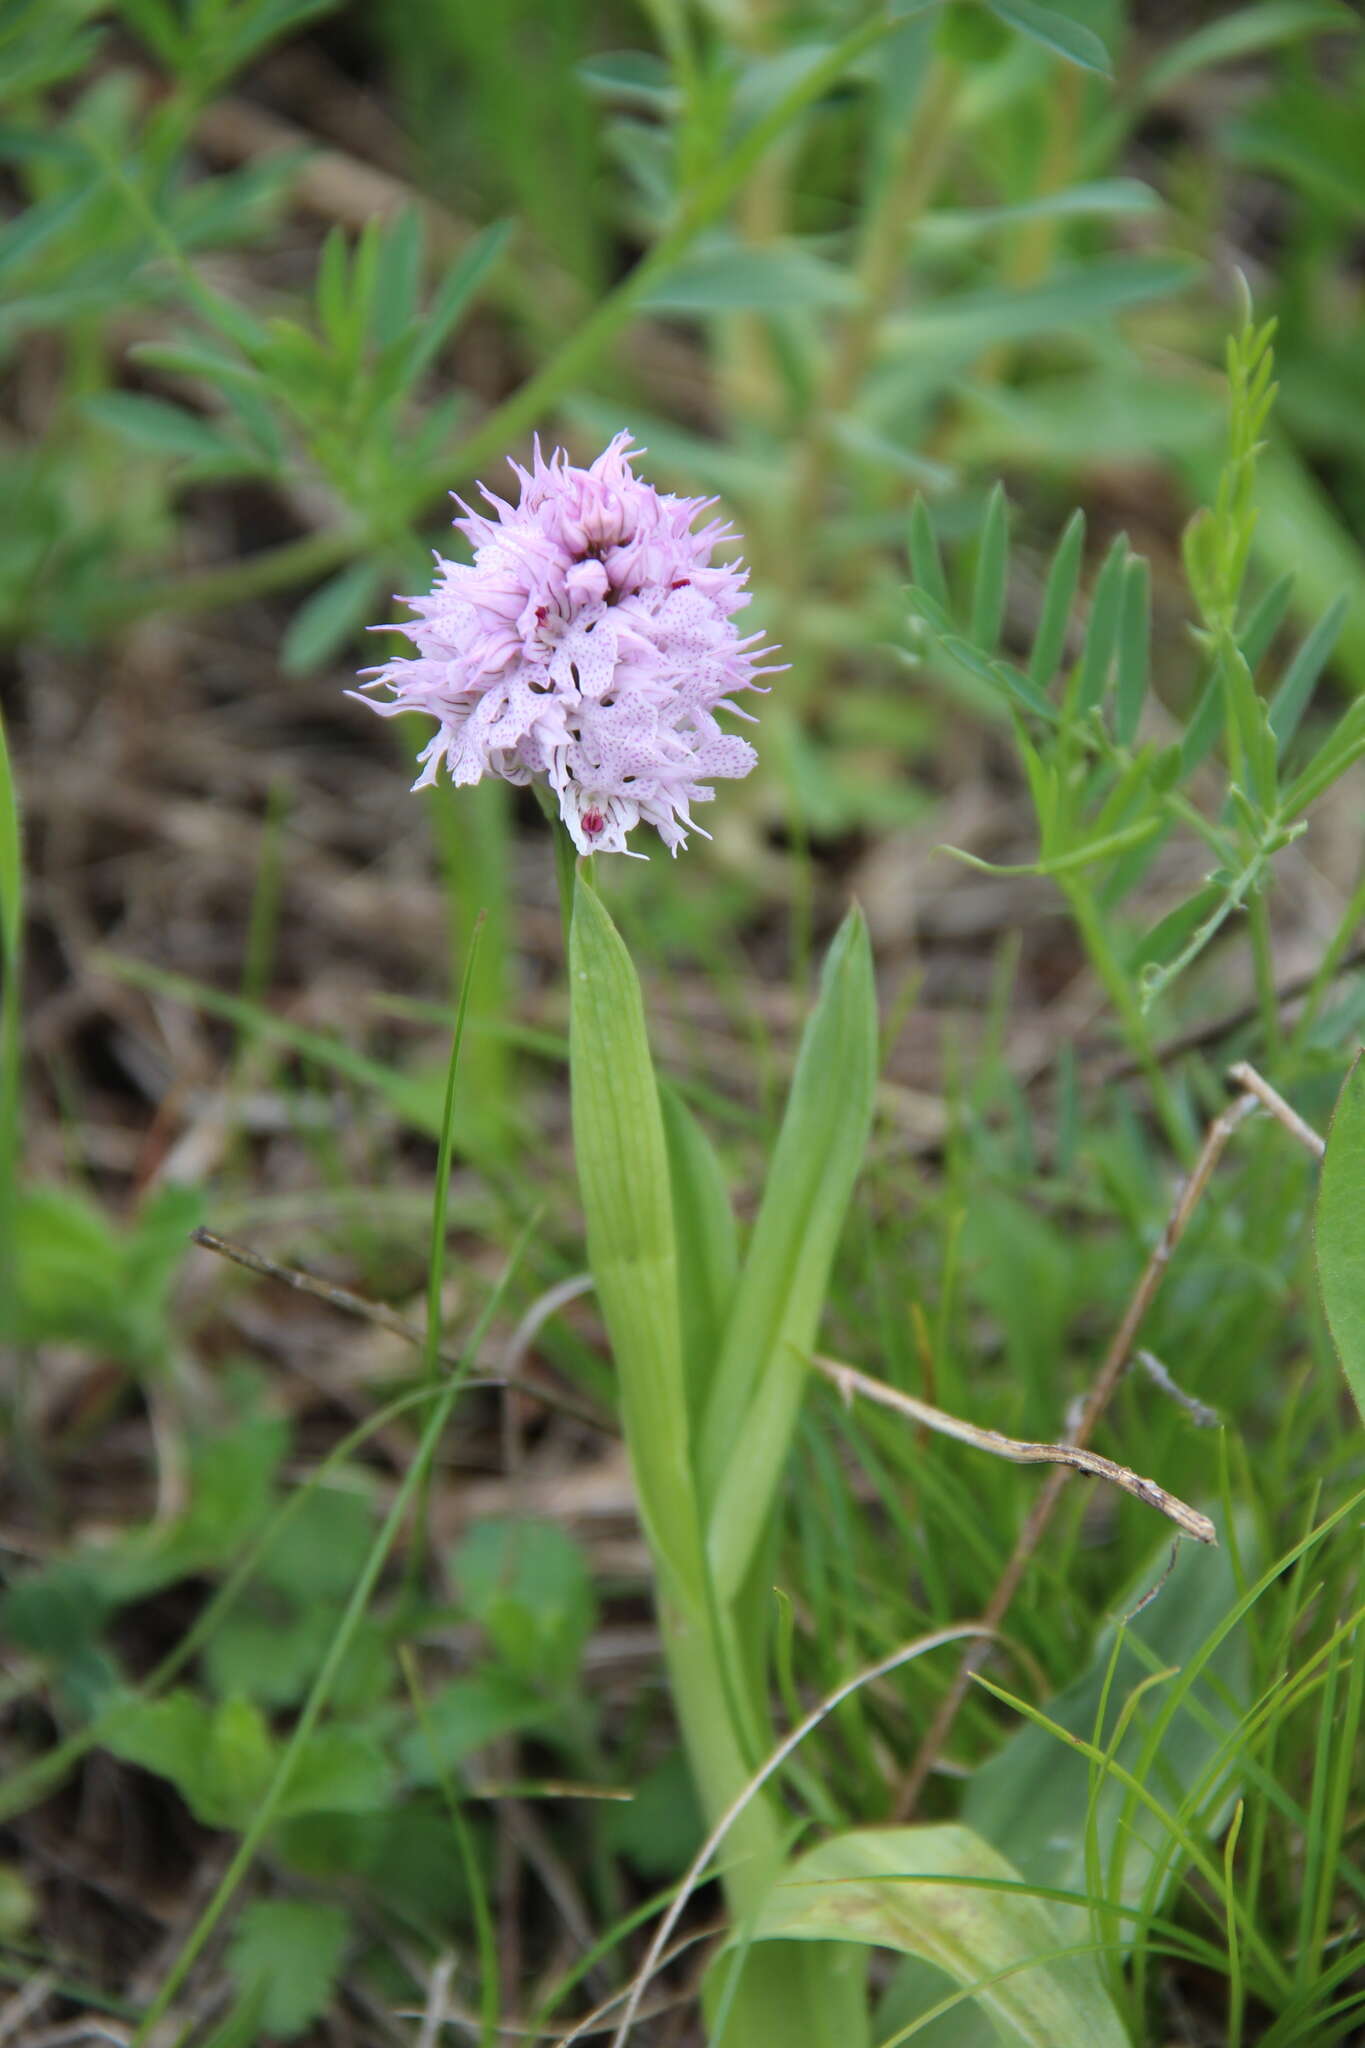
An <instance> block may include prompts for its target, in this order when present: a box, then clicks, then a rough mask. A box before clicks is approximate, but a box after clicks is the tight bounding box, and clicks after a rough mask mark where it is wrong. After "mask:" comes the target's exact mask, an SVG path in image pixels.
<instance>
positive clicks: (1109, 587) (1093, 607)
mask: <svg viewBox="0 0 1365 2048" xmlns="http://www.w3.org/2000/svg"><path fill="white" fill-rule="evenodd" d="M1127 560H1128V536H1127V534H1126V533H1120V534H1116V535H1115V537H1114V540H1113V543H1112V545H1111V546H1110V549H1109V552H1108V554H1107V555H1106V556H1105V558H1104V565H1103V567H1102V568H1101V570H1100V573H1099V576H1098V577H1097V578H1096V581H1095V594H1094V597H1093V598H1092V600H1091V604H1090V623H1089V625H1088V627H1087V628H1086V635H1085V648H1084V651H1083V653H1082V655H1081V663H1080V668H1079V670H1078V672H1077V677H1076V682H1075V685H1074V691H1073V695H1072V704H1071V708H1072V710H1073V711H1074V713H1075V715H1076V717H1077V718H1084V717H1085V715H1086V713H1087V712H1089V711H1091V710H1093V709H1094V707H1095V706H1096V705H1097V704H1102V703H1103V702H1104V698H1105V694H1106V692H1107V690H1108V688H1109V671H1110V668H1111V666H1112V664H1113V660H1114V649H1115V647H1116V646H1117V644H1118V636H1119V610H1120V607H1121V605H1122V603H1123V585H1124V571H1125V565H1126V563H1127Z"/></svg>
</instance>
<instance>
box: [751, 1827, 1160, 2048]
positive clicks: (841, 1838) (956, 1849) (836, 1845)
mask: <svg viewBox="0 0 1365 2048" xmlns="http://www.w3.org/2000/svg"><path fill="white" fill-rule="evenodd" d="M1023 1882H1024V1881H1023V1879H1022V1878H1021V1877H1020V1875H1019V1873H1018V1871H1017V1870H1016V1869H1015V1868H1014V1866H1013V1865H1012V1864H1010V1863H1007V1862H1006V1860H1005V1858H1004V1857H1003V1856H1002V1855H1001V1854H1000V1852H999V1851H998V1850H997V1849H994V1848H992V1847H991V1845H990V1844H989V1843H988V1842H985V1841H983V1840H982V1839H981V1837H980V1836H979V1835H976V1834H973V1833H972V1831H971V1829H970V1828H963V1827H953V1826H940V1827H905V1828H862V1829H859V1830H858V1831H857V1833H854V1834H846V1835H836V1836H835V1837H834V1839H833V1840H832V1841H828V1842H822V1843H821V1844H820V1845H819V1847H818V1848H815V1849H812V1850H810V1851H809V1852H808V1853H807V1854H806V1855H804V1856H802V1857H799V1858H798V1859H797V1861H796V1862H795V1863H794V1864H793V1865H792V1866H791V1868H790V1869H789V1870H788V1871H787V1873H786V1874H785V1876H783V1877H782V1878H780V1879H779V1880H778V1882H777V1884H776V1885H775V1886H774V1887H773V1889H772V1891H771V1892H770V1893H769V1895H768V1898H767V1900H766V1901H765V1903H764V1905H763V1906H762V1907H761V1908H760V1910H759V1915H758V1925H757V1927H756V1929H755V1938H756V1939H757V1940H759V1941H765V1940H780V1941H841V1942H846V1941H854V1942H866V1943H868V1944H869V1945H870V1946H873V1947H876V1948H888V1949H899V1950H900V1951H901V1953H902V1954H904V1955H909V1956H917V1957H919V1958H921V1959H922V1960H923V1961H924V1962H927V1963H931V1964H932V1965H933V1966H934V1968H935V1969H937V1970H940V1971H942V1972H943V1973H944V1975H945V1976H947V1977H949V1978H950V1979H951V1980H952V1982H953V1983H954V1984H956V1985H958V1986H959V1987H960V1988H961V1989H962V1990H963V1991H966V1992H968V1993H972V1994H973V1995H974V1996H975V1999H976V2002H977V2004H978V2005H979V2006H980V2007H981V2008H983V2009H984V2011H985V2012H986V2014H987V2015H988V2016H989V2018H990V2020H991V2021H992V2023H993V2024H994V2026H995V2028H996V2030H997V2034H998V2037H999V2039H1000V2040H1001V2041H1002V2042H1003V2043H1007V2044H1009V2048H1127V2042H1128V2036H1127V2034H1126V2033H1125V2031H1124V2029H1123V2026H1122V2025H1121V2023H1120V2021H1119V2017H1118V2014H1117V2013H1116V2012H1115V2011H1114V2008H1113V2005H1112V2003H1111V2002H1110V2000H1109V1998H1108V1996H1107V1994H1106V1992H1105V1991H1104V1988H1103V1986H1102V1984H1101V1982H1100V1977H1099V1972H1098V1970H1097V1969H1096V1967H1095V1964H1094V1962H1093V1961H1092V1959H1091V1958H1090V1957H1088V1956H1078V1955H1074V1954H1062V1953H1060V1951H1063V1950H1065V1949H1067V1947H1068V1946H1069V1944H1068V1942H1067V1940H1066V1939H1064V1938H1063V1936H1062V1934H1061V1932H1060V1930H1059V1927H1058V1924H1057V1921H1056V1918H1055V1917H1054V1915H1053V1913H1052V1912H1051V1911H1050V1910H1049V1908H1048V1906H1047V1905H1046V1904H1045V1903H1044V1902H1043V1900H1041V1899H1037V1898H1033V1897H1030V1896H1029V1894H1028V1892H1027V1891H1026V1890H1025V1889H1022V1887H1023ZM945 1989H946V1987H945Z"/></svg>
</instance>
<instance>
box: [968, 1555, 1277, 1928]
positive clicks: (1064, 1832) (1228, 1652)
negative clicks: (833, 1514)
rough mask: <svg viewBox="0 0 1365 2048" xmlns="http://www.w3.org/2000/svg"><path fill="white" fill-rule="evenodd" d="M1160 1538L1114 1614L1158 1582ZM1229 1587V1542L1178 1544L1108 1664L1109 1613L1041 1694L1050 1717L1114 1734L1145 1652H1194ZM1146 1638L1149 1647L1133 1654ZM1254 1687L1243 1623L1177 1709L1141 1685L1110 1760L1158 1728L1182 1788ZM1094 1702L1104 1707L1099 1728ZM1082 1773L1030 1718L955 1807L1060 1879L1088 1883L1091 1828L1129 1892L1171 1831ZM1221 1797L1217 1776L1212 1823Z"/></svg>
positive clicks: (1026, 1862)
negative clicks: (1062, 1677) (1070, 1667)
mask: <svg viewBox="0 0 1365 2048" xmlns="http://www.w3.org/2000/svg"><path fill="white" fill-rule="evenodd" d="M1169 1548H1170V1546H1169V1545H1168V1544H1162V1545H1161V1546H1160V1547H1159V1548H1158V1549H1157V1550H1156V1551H1154V1552H1153V1553H1152V1555H1151V1556H1150V1557H1149V1558H1148V1559H1147V1560H1146V1562H1145V1563H1144V1564H1143V1566H1142V1568H1141V1569H1140V1570H1139V1571H1138V1572H1137V1573H1136V1574H1135V1576H1134V1578H1133V1580H1132V1582H1131V1583H1130V1584H1129V1585H1128V1586H1127V1587H1125V1588H1123V1589H1122V1591H1121V1592H1120V1593H1119V1595H1118V1597H1117V1598H1116V1600H1115V1602H1114V1606H1115V1611H1116V1612H1117V1613H1119V1614H1123V1613H1125V1612H1128V1611H1131V1610H1132V1609H1133V1608H1134V1607H1135V1606H1136V1605H1137V1603H1138V1602H1139V1601H1140V1600H1141V1599H1142V1596H1143V1595H1144V1593H1146V1592H1148V1591H1149V1590H1150V1589H1151V1587H1153V1586H1154V1585H1157V1584H1161V1582H1162V1580H1163V1575H1164V1574H1165V1573H1166V1571H1167V1559H1168V1553H1169ZM1237 1596H1238V1586H1237V1577H1236V1573H1235V1571H1234V1569H1233V1563H1232V1553H1231V1551H1230V1550H1226V1549H1223V1550H1215V1551H1211V1552H1208V1553H1207V1554H1206V1553H1204V1552H1202V1551H1200V1552H1196V1551H1195V1550H1194V1549H1193V1547H1192V1546H1190V1545H1189V1544H1182V1545H1181V1547H1180V1550H1179V1552H1178V1554H1177V1557H1176V1562H1175V1565H1174V1568H1173V1569H1171V1570H1170V1573H1169V1576H1168V1577H1166V1578H1165V1583H1164V1584H1163V1585H1162V1594H1161V1598H1160V1600H1158V1601H1154V1602H1152V1604H1151V1605H1150V1606H1148V1607H1146V1608H1144V1609H1143V1610H1142V1612H1141V1613H1139V1614H1137V1615H1136V1616H1135V1617H1134V1619H1133V1620H1132V1621H1131V1622H1130V1623H1128V1624H1127V1626H1126V1627H1125V1628H1124V1629H1123V1632H1122V1637H1121V1640H1120V1644H1119V1649H1118V1659H1117V1663H1115V1640H1116V1635H1117V1630H1116V1628H1115V1626H1114V1625H1113V1624H1111V1625H1109V1626H1108V1627H1106V1628H1104V1629H1102V1630H1101V1631H1100V1633H1099V1635H1098V1637H1097V1638H1096V1641H1095V1643H1094V1645H1093V1647H1092V1650H1091V1653H1090V1657H1089V1661H1088V1662H1087V1664H1086V1666H1085V1669H1084V1670H1083V1671H1082V1672H1081V1674H1080V1676H1079V1677H1078V1678H1076V1679H1074V1680H1073V1681H1072V1683H1071V1684H1070V1685H1068V1686H1067V1688H1066V1690H1065V1691H1064V1692H1062V1693H1060V1694H1058V1696H1057V1697H1056V1698H1055V1699H1054V1700H1052V1701H1050V1702H1049V1704H1048V1707H1047V1715H1048V1719H1049V1720H1050V1721H1052V1722H1054V1723H1055V1724H1056V1725H1057V1726H1058V1727H1060V1728H1064V1729H1066V1730H1067V1731H1068V1733H1070V1734H1073V1735H1077V1736H1081V1737H1090V1738H1092V1739H1094V1740H1097V1741H1100V1742H1104V1743H1107V1742H1109V1741H1111V1740H1112V1738H1113V1736H1114V1734H1115V1733H1116V1732H1117V1730H1118V1727H1119V1725H1120V1723H1119V1716H1120V1712H1121V1710H1122V1709H1123V1707H1124V1703H1125V1700H1126V1699H1127V1698H1128V1697H1129V1696H1130V1695H1131V1694H1133V1693H1135V1692H1136V1691H1137V1689H1138V1688H1139V1687H1140V1686H1141V1685H1142V1684H1143V1682H1144V1681H1145V1679H1146V1678H1147V1676H1148V1674H1149V1670H1150V1667H1151V1664H1152V1662H1153V1660H1156V1661H1158V1662H1159V1663H1161V1664H1164V1665H1171V1666H1183V1665H1186V1664H1188V1663H1190V1662H1191V1660H1193V1659H1194V1658H1196V1657H1197V1656H1198V1655H1199V1654H1200V1652H1201V1650H1202V1649H1203V1647H1204V1645H1205V1644H1206V1643H1207V1642H1208V1641H1209V1639H1210V1638H1211V1637H1212V1636H1213V1634H1214V1631H1215V1629H1217V1628H1218V1627H1219V1625H1220V1624H1221V1623H1222V1622H1223V1620H1224V1618H1225V1617H1226V1616H1227V1615H1228V1614H1230V1613H1231V1612H1232V1610H1233V1608H1234V1607H1235V1605H1236V1603H1237ZM1143 1646H1145V1649H1146V1655H1145V1657H1144V1656H1142V1655H1140V1654H1139V1652H1140V1650H1141V1649H1142V1647H1143ZM1250 1690H1251V1677H1250V1665H1249V1650H1248V1636H1247V1630H1246V1627H1245V1625H1244V1624H1240V1625H1239V1626H1238V1627H1237V1628H1235V1629H1234V1630H1233V1631H1232V1632H1231V1633H1229V1634H1226V1635H1224V1636H1223V1638H1222V1639H1221V1641H1220V1642H1219V1643H1218V1646H1217V1648H1216V1649H1215V1651H1214V1652H1213V1654H1212V1656H1211V1657H1210V1658H1209V1660H1208V1663H1207V1665H1206V1666H1205V1667H1204V1668H1203V1669H1202V1670H1201V1672H1200V1674H1199V1677H1198V1679H1197V1680H1196V1681H1195V1684H1194V1687H1193V1688H1192V1690H1191V1692H1190V1693H1189V1694H1187V1695H1186V1696H1185V1697H1184V1698H1182V1699H1181V1700H1180V1702H1179V1705H1178V1706H1177V1707H1176V1709H1175V1711H1174V1712H1173V1713H1171V1714H1169V1715H1167V1713H1166V1708H1165V1703H1164V1700H1163V1696H1162V1692H1161V1690H1160V1688H1156V1689H1149V1690H1147V1691H1145V1692H1143V1693H1142V1694H1141V1697H1140V1700H1139V1703H1138V1706H1137V1709H1136V1711H1135V1712H1133V1713H1132V1714H1131V1716H1130V1717H1129V1718H1128V1720H1127V1721H1126V1723H1125V1724H1124V1725H1123V1732H1122V1736H1121V1739H1120V1740H1119V1741H1118V1745H1117V1749H1116V1751H1115V1754H1116V1756H1117V1758H1118V1760H1119V1761H1120V1762H1121V1763H1125V1764H1127V1765H1129V1766H1131V1767H1136V1765H1137V1760H1138V1756H1139V1753H1140V1751H1141V1750H1142V1748H1143V1746H1144V1743H1145V1742H1146V1741H1147V1738H1148V1735H1149V1732H1150V1731H1151V1730H1153V1729H1158V1730H1159V1731H1160V1769H1161V1776H1162V1782H1163V1785H1164V1786H1165V1787H1166V1789H1167V1791H1168V1793H1169V1794H1170V1796H1171V1797H1172V1799H1174V1797H1175V1795H1176V1794H1182V1795H1185V1794H1188V1793H1189V1792H1190V1791H1191V1790H1192V1789H1193V1788H1194V1787H1195V1786H1197V1785H1198V1784H1199V1783H1200V1781H1201V1779H1202V1778H1203V1777H1204V1775H1205V1773H1206V1771H1208V1769H1209V1768H1210V1766H1211V1765H1213V1764H1215V1763H1216V1761H1217V1759H1218V1757H1219V1755H1220V1754H1221V1753H1222V1752H1223V1751H1224V1750H1225V1749H1226V1747H1227V1745H1228V1741H1229V1738H1230V1736H1231V1734H1232V1732H1233V1731H1234V1730H1235V1728H1236V1725H1237V1718H1238V1715H1239V1714H1240V1713H1241V1712H1242V1711H1244V1709H1245V1707H1246V1704H1247V1701H1248V1699H1249V1697H1250ZM1102 1701H1104V1702H1105V1703H1106V1709H1107V1710H1106V1717H1105V1721H1104V1724H1103V1726H1102V1727H1100V1726H1097V1716H1098V1714H1099V1712H1100V1708H1101V1703H1102ZM1091 1776H1092V1774H1091V1771H1090V1767H1089V1765H1088V1764H1087V1762H1086V1759H1085V1758H1084V1757H1083V1756H1081V1755H1080V1754H1079V1753H1078V1752H1077V1751H1076V1750H1074V1749H1072V1748H1070V1747H1069V1746H1068V1745H1067V1744H1066V1743H1065V1742H1064V1741H1062V1740H1060V1739H1059V1738H1058V1737H1057V1736H1056V1735H1054V1734H1052V1733H1051V1732H1050V1731H1049V1730H1048V1729H1046V1728H1044V1727H1041V1726H1038V1725H1037V1724H1035V1723H1033V1722H1028V1721H1026V1722H1025V1723H1024V1724H1023V1725H1022V1726H1021V1727H1019V1728H1018V1729H1016V1730H1015V1732H1014V1734H1013V1735H1011V1736H1010V1738H1009V1740H1008V1741H1007V1742H1006V1743H1004V1744H1003V1745H1002V1746H1001V1748H1000V1749H998V1750H997V1751H996V1753H995V1755H994V1756H993V1757H991V1758H990V1759H989V1761H988V1762H987V1763H985V1764H983V1765H982V1766H981V1768H980V1769H979V1770H977V1771H976V1772H974V1774H973V1776H972V1779H971V1782H970V1784H969V1786H968V1788H967V1796H966V1799H965V1801H964V1804H963V1808H962V1816H963V1819H964V1820H965V1821H966V1822H967V1823H968V1824H969V1825H970V1826H971V1827H973V1828H975V1829H976V1831H977V1833H978V1834H980V1835H982V1836H984V1837H985V1838H986V1840H987V1841H989V1842H992V1843H993V1844H994V1845H995V1847H996V1848H997V1849H999V1850H1000V1851H1001V1852H1002V1853H1003V1854H1004V1855H1006V1856H1008V1857H1009V1858H1010V1860H1011V1861H1012V1862H1013V1863H1015V1864H1017V1866H1018V1868H1019V1869H1020V1870H1021V1871H1022V1872H1023V1874H1024V1876H1025V1877H1026V1878H1028V1879H1029V1880H1030V1881H1031V1882H1033V1883H1035V1884H1038V1885H1045V1886H1048V1887H1050V1888H1052V1889H1055V1890H1059V1891H1072V1890H1074V1891H1083V1890H1084V1889H1085V1888H1086V1856H1087V1841H1088V1840H1090V1839H1093V1841H1094V1844H1095V1846H1096V1847H1097V1849H1098V1854H1099V1859H1100V1862H1101V1864H1102V1865H1103V1866H1104V1867H1106V1868H1108V1867H1109V1865H1110V1862H1111V1858H1112V1857H1113V1855H1114V1851H1115V1849H1116V1847H1119V1846H1121V1848H1122V1851H1123V1856H1122V1883H1121V1886H1120V1888H1119V1890H1118V1891H1117V1892H1116V1893H1115V1895H1114V1902H1116V1903H1117V1902H1124V1903H1130V1904H1132V1903H1136V1902H1137V1901H1138V1900H1139V1899H1141V1898H1142V1896H1143V1893H1144V1891H1145V1889H1146V1886H1147V1882H1148V1878H1149V1875H1150V1873H1151V1872H1152V1870H1153V1868H1154V1867H1155V1866H1156V1864H1157V1863H1158V1862H1163V1863H1167V1864H1169V1862H1170V1852H1171V1843H1170V1840H1169V1838H1168V1837H1167V1836H1166V1835H1165V1833H1164V1831H1163V1830H1162V1828H1161V1826H1160V1823H1159V1821H1158V1819H1157V1817H1156V1816H1155V1815H1154V1814H1152V1813H1151V1812H1149V1811H1147V1810H1145V1809H1143V1810H1139V1811H1137V1812H1129V1811H1126V1810H1125V1809H1126V1807H1127V1805H1128V1802H1127V1800H1126V1798H1125V1794H1124V1791H1123V1788H1122V1786H1120V1785H1119V1784H1118V1782H1117V1781H1116V1780H1115V1779H1113V1778H1110V1777H1106V1778H1104V1779H1102V1780H1101V1781H1100V1782H1099V1784H1098V1786H1097V1787H1096V1786H1094V1785H1092V1783H1091ZM1226 1803H1227V1787H1226V1785H1225V1786H1224V1787H1223V1788H1222V1791H1221V1793H1220V1795H1219V1797H1218V1799H1217V1800H1216V1801H1215V1802H1214V1807H1215V1811H1214V1812H1213V1813H1211V1814H1210V1825H1209V1832H1211V1833H1212V1832H1213V1831H1214V1827H1213V1823H1214V1821H1215V1820H1216V1818H1217V1809H1218V1808H1222V1809H1225V1808H1226ZM1172 1874H1173V1873H1172ZM1062 1926H1063V1930H1064V1932H1067V1933H1073V1932H1074V1931H1075V1930H1074V1928H1073V1927H1072V1926H1071V1924H1070V1923H1069V1921H1068V1920H1067V1919H1066V1918H1063V1920H1062Z"/></svg>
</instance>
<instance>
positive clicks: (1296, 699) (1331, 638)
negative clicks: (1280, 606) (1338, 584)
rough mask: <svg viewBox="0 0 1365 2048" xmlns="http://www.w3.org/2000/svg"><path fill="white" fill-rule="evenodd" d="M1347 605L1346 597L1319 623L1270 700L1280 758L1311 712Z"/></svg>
mask: <svg viewBox="0 0 1365 2048" xmlns="http://www.w3.org/2000/svg"><path fill="white" fill-rule="evenodd" d="M1347 602H1348V601H1347V599H1346V597H1345V595H1344V594H1343V595H1342V596H1341V597H1339V598H1338V599H1337V600H1336V602H1335V604H1333V605H1331V606H1330V607H1329V609H1328V610H1327V611H1326V612H1325V613H1324V614H1323V616H1322V617H1321V618H1320V619H1319V620H1318V623H1317V625H1316V626H1314V628H1313V630H1312V632H1311V633H1310V634H1309V635H1308V638H1307V639H1306V640H1305V641H1304V643H1303V645H1302V646H1301V647H1300V648H1299V650H1298V652H1297V654H1296V655H1295V656H1294V659H1293V660H1292V661H1291V662H1290V664H1289V666H1288V668H1287V669H1286V670H1285V672H1284V678H1283V680H1282V682H1281V683H1280V687H1279V689H1278V690H1276V692H1275V695H1274V696H1273V697H1272V698H1271V700H1270V730H1271V731H1272V732H1273V733H1274V735H1275V744H1276V746H1277V747H1278V749H1279V751H1280V755H1281V758H1283V755H1284V751H1285V748H1286V747H1287V746H1288V745H1289V742H1290V741H1291V740H1292V739H1293V737H1294V735H1295V733H1296V732H1297V731H1298V729H1299V721H1300V719H1301V718H1302V717H1303V714H1304V712H1305V711H1306V710H1307V709H1308V700H1309V698H1310V697H1311V696H1312V694H1313V691H1314V689H1315V687H1316V685H1317V680H1318V677H1319V676H1320V675H1321V674H1322V672H1323V670H1324V668H1325V667H1326V666H1327V663H1328V661H1329V659H1330V658H1331V653H1332V649H1333V648H1334V647H1335V646H1336V644H1337V639H1338V637H1339V635H1340V633H1341V628H1342V624H1343V622H1344V620H1345V617H1346V611H1347Z"/></svg>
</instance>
